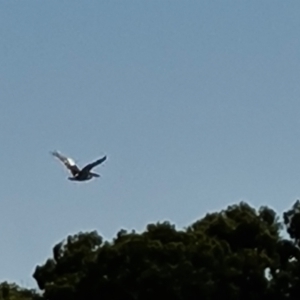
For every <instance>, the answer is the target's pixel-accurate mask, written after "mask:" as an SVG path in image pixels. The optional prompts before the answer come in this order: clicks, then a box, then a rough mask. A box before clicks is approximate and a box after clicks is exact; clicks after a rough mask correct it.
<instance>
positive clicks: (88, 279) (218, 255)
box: [0, 200, 300, 300]
mask: <svg viewBox="0 0 300 300" xmlns="http://www.w3.org/2000/svg"><path fill="white" fill-rule="evenodd" d="M33 278H34V279H35V280H36V282H37V285H38V288H39V290H34V289H32V290H29V289H23V288H21V287H19V286H17V285H16V284H13V283H10V284H9V283H7V282H3V283H1V284H0V288H1V292H0V300H2V299H5V300H7V299H8V300H28V299H33V300H41V299H48V300H60V299H62V300H68V299H70V300H77V299H78V300H79V299H91V300H92V299H99V298H100V297H101V299H112V298H115V299H128V300H131V299H132V300H133V299H145V300H147V299H153V298H155V297H169V298H172V299H178V300H180V299H191V300H193V299H220V298H221V297H224V295H226V297H227V299H246V300H247V299H249V300H250V299H255V300H259V299H265V298H266V297H270V298H272V299H278V300H279V299H299V296H300V201H299V200H297V201H296V202H295V203H294V205H293V206H292V207H291V209H289V210H287V211H286V212H284V213H283V214H282V218H280V216H279V215H278V214H277V213H276V212H275V211H274V210H272V209H271V208H269V207H267V206H262V207H260V208H258V209H255V208H253V207H251V206H250V205H249V204H247V203H245V202H240V203H238V204H235V205H230V206H228V207H227V208H226V209H223V210H221V211H219V212H214V213H207V214H206V215H205V216H204V217H203V218H201V219H199V220H197V221H195V222H193V223H192V224H191V225H189V226H187V227H186V228H184V229H177V228H176V226H175V225H174V224H171V223H170V222H168V221H164V222H157V223H155V224H148V225H147V227H146V229H145V230H144V231H143V232H141V233H136V232H135V231H134V230H133V231H131V232H128V231H126V230H120V231H119V232H118V233H117V234H116V236H115V237H114V238H113V239H112V240H111V241H104V240H103V238H102V237H101V236H100V235H99V234H98V233H97V231H91V232H79V233H78V234H75V235H69V236H68V237H67V238H66V239H64V240H63V241H61V242H60V243H57V244H56V245H54V247H53V249H52V257H50V258H48V259H47V260H46V261H45V263H44V264H42V265H39V266H36V268H35V271H34V273H33Z"/></svg>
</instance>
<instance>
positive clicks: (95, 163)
mask: <svg viewBox="0 0 300 300" xmlns="http://www.w3.org/2000/svg"><path fill="white" fill-rule="evenodd" d="M105 160H106V156H104V157H102V158H100V159H98V160H96V161H94V162H92V163H90V164H88V165H86V166H85V167H84V168H83V169H82V170H81V171H82V172H83V173H84V172H89V171H91V170H92V169H93V168H94V167H96V166H98V165H100V164H102V163H103V162H104V161H105Z"/></svg>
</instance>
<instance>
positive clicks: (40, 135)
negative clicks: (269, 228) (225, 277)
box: [0, 0, 300, 287]
mask: <svg viewBox="0 0 300 300" xmlns="http://www.w3.org/2000/svg"><path fill="white" fill-rule="evenodd" d="M299 13H300V2H299V1H288V2H287V1H274V0H272V1H271V0H270V1H258V0H257V1H179V0H178V1H177V0H172V1H166V0H164V1H161V0H159V1H133V0H131V1H76V0H72V1H54V0H52V1H2V2H1V3H0V87H1V88H0V138H1V143H0V163H1V168H2V172H1V173H0V179H1V189H0V228H1V239H0V248H1V256H0V266H1V268H0V281H3V280H9V281H14V282H17V283H20V284H22V285H25V286H33V287H35V281H34V280H33V279H32V277H31V275H32V273H33V271H34V269H35V267H36V265H38V264H42V263H44V262H45V260H46V259H47V258H48V257H50V256H51V254H52V247H53V246H54V245H55V244H56V243H57V242H60V241H61V240H62V239H64V238H66V237H67V236H68V235H69V234H75V233H78V232H80V231H89V230H97V231H98V232H99V234H101V235H102V236H103V237H104V238H105V239H109V240H110V239H111V238H112V237H113V236H114V235H115V234H116V233H117V232H118V231H119V230H120V229H127V230H132V229H135V230H137V231H142V230H144V229H145V226H146V225H147V224H148V223H150V222H158V221H165V220H168V221H170V222H172V223H174V224H176V225H177V226H178V228H182V227H184V226H187V225H189V224H191V223H192V222H193V221H195V220H197V219H199V218H201V217H203V216H204V215H205V214H206V213H207V212H212V211H218V210H221V209H223V208H226V207H227V206H228V205H231V204H233V203H238V202H239V201H242V200H243V201H246V202H248V203H249V204H251V205H253V206H255V207H257V208H258V207H260V206H261V205H268V206H269V207H271V208H273V209H275V210H276V211H277V212H278V213H280V214H281V213H282V212H283V211H284V210H286V209H288V208H290V207H291V205H292V204H293V203H294V202H295V201H296V200H297V199H298V197H299V196H300V168H299V166H300V155H299V152H300V151H299V149H300V131H299V128H300V114H299V111H300V101H299V98H300V85H299V78H300V55H299V53H300V39H299V29H300V28H299V27H300V19H299ZM55 149H57V150H60V151H61V152H62V153H64V154H66V155H69V156H71V157H73V158H74V159H76V161H77V162H78V164H79V166H82V165H84V164H85V163H88V162H90V161H92V160H94V159H96V158H98V157H101V156H102V155H107V157H108V159H107V161H106V162H105V163H104V164H103V165H101V166H99V167H98V168H97V169H96V170H95V171H97V172H99V173H100V174H101V178H100V179H97V180H93V181H90V182H87V183H74V182H71V181H69V180H67V179H66V178H67V176H69V174H68V173H67V171H66V170H65V169H64V168H63V166H62V165H61V164H60V163H59V162H58V161H57V160H55V159H54V158H53V157H51V155H50V154H49V151H51V150H55Z"/></svg>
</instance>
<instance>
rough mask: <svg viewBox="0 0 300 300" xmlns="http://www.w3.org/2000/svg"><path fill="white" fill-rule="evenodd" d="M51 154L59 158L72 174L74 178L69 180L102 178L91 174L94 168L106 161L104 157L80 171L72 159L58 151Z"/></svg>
mask: <svg viewBox="0 0 300 300" xmlns="http://www.w3.org/2000/svg"><path fill="white" fill-rule="evenodd" d="M51 154H52V155H53V156H55V157H56V158H58V159H59V160H60V161H61V162H62V163H63V164H64V165H65V167H66V168H67V169H68V170H69V171H70V172H71V174H72V175H73V176H72V177H68V179H69V180H73V181H86V180H90V179H92V178H93V177H100V175H99V174H97V173H93V172H91V170H92V168H94V167H96V166H97V165H100V164H101V163H103V162H104V161H105V160H106V156H104V157H102V158H100V159H98V160H96V161H94V162H92V163H90V164H88V165H86V166H85V167H83V168H82V169H81V170H80V169H79V168H78V166H77V165H76V163H75V161H74V160H73V159H72V158H70V157H66V156H64V155H62V154H61V153H59V152H58V151H53V152H51Z"/></svg>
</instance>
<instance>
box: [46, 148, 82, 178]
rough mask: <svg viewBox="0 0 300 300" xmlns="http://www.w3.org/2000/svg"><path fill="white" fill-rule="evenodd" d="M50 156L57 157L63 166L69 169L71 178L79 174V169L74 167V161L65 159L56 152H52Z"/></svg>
mask: <svg viewBox="0 0 300 300" xmlns="http://www.w3.org/2000/svg"><path fill="white" fill-rule="evenodd" d="M51 154H52V155H53V156H55V157H57V158H58V159H59V160H60V161H61V162H62V163H63V164H64V165H65V167H67V168H68V169H69V171H70V172H71V173H72V175H73V176H75V175H76V174H78V173H79V172H80V169H79V168H78V167H77V166H76V164H75V162H74V160H73V159H72V158H69V157H66V156H64V155H62V154H60V153H59V152H58V151H53V152H51Z"/></svg>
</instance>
